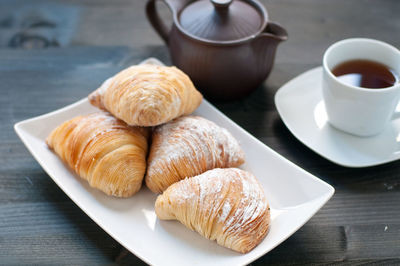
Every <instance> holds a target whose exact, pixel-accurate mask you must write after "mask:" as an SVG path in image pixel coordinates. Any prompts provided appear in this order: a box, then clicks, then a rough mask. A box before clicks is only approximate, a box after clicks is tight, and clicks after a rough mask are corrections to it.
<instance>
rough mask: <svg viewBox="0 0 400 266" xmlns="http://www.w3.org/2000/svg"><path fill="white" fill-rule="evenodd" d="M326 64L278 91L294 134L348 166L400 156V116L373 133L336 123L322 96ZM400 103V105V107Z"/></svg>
mask: <svg viewBox="0 0 400 266" xmlns="http://www.w3.org/2000/svg"><path fill="white" fill-rule="evenodd" d="M321 84H322V67H317V68H314V69H311V70H309V71H307V72H305V73H303V74H301V75H300V76H298V77H296V78H294V79H292V80H291V81H289V82H288V83H286V84H285V85H283V86H282V87H281V88H280V89H279V90H278V92H277V93H276V95H275V105H276V108H277V109H278V112H279V115H280V116H281V118H282V120H283V122H284V123H285V125H286V126H287V128H288V129H289V130H290V131H291V132H292V134H293V135H294V136H295V137H296V138H297V139H298V140H300V141H301V142H302V143H304V144H305V145H306V146H308V147H309V148H310V149H311V150H313V151H315V152H316V153H318V154H319V155H321V156H322V157H325V158H326V159H328V160H330V161H332V162H334V163H336V164H339V165H342V166H346V167H367V166H374V165H379V164H383V163H387V162H391V161H394V160H397V159H400V119H395V120H392V122H391V123H390V125H389V126H388V127H387V128H386V129H385V131H384V132H383V133H381V134H379V135H377V136H373V137H357V136H354V135H351V134H347V133H345V132H343V131H340V130H337V129H336V128H334V127H332V126H331V125H330V124H329V123H328V121H327V116H326V111H325V105H324V101H323V99H322V88H321ZM399 107H400V106H398V107H397V109H399Z"/></svg>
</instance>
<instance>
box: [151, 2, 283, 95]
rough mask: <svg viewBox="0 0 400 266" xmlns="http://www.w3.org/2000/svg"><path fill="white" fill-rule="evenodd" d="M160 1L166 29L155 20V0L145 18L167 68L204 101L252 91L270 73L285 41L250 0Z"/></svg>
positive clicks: (275, 26) (278, 29) (273, 24)
mask: <svg viewBox="0 0 400 266" xmlns="http://www.w3.org/2000/svg"><path fill="white" fill-rule="evenodd" d="M163 1H164V2H165V3H166V4H167V5H168V7H169V8H170V9H171V11H172V15H173V21H174V22H173V25H172V27H171V29H170V30H167V28H166V26H165V25H164V23H163V22H162V21H161V19H160V17H159V15H158V13H157V10H156V5H155V2H156V0H149V1H148V2H147V5H146V13H147V17H148V19H149V21H150V22H151V24H152V26H153V27H154V29H155V30H156V31H157V33H158V34H159V35H160V36H161V38H163V40H164V41H165V43H166V44H167V45H168V48H169V50H170V54H171V58H172V62H173V64H174V65H176V66H177V67H179V68H180V69H182V70H183V71H184V72H185V73H187V74H188V75H189V76H190V78H191V79H192V80H193V81H194V83H195V85H196V86H197V87H198V88H199V89H200V90H201V91H202V92H203V93H204V94H205V96H206V97H211V98H214V99H223V100H228V99H238V98H241V97H243V96H246V95H247V94H249V93H250V92H252V91H253V90H254V89H256V88H257V87H258V86H259V85H260V84H261V83H262V82H263V81H264V79H265V78H267V76H268V74H269V73H270V72H271V68H272V65H273V62H274V58H275V52H276V47H277V45H278V44H279V43H280V42H281V41H284V40H286V39H287V32H286V30H285V29H284V28H282V27H281V26H280V25H278V24H277V23H274V22H270V21H268V14H267V11H266V10H265V8H264V7H263V5H262V4H260V3H259V2H257V1H255V0H233V1H232V0H199V1H195V0H163Z"/></svg>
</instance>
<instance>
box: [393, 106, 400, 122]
mask: <svg viewBox="0 0 400 266" xmlns="http://www.w3.org/2000/svg"><path fill="white" fill-rule="evenodd" d="M398 105H400V102H399V103H398ZM398 105H397V106H398ZM397 106H396V109H395V110H394V113H393V115H392V118H391V120H395V119H398V118H400V108H397Z"/></svg>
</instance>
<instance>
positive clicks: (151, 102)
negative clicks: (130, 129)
mask: <svg viewBox="0 0 400 266" xmlns="http://www.w3.org/2000/svg"><path fill="white" fill-rule="evenodd" d="M202 99H203V96H202V95H201V94H200V92H198V91H197V90H196V88H195V87H194V86H193V83H192V81H191V80H190V79H189V77H188V76H187V75H186V74H185V73H183V72H182V71H181V70H179V69H177V68H176V67H166V66H156V65H137V66H131V67H129V68H127V69H125V70H122V71H121V72H119V73H118V74H116V75H115V76H114V77H112V78H110V79H108V80H106V81H105V82H104V83H103V84H102V85H101V87H100V88H99V89H97V90H96V91H94V92H93V93H91V94H90V95H89V100H90V102H91V103H92V104H93V105H94V106H97V107H99V108H101V109H104V110H107V111H109V112H110V113H111V114H113V115H114V116H115V117H117V118H119V119H121V120H123V121H125V122H126V123H127V124H128V125H134V126H155V125H160V124H163V123H166V122H168V121H170V120H172V119H174V118H176V117H178V116H181V115H185V114H190V113H192V112H193V111H194V110H195V109H196V108H197V107H198V106H199V105H200V103H201V101H202Z"/></svg>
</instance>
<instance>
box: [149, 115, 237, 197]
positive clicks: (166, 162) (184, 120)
mask: <svg viewBox="0 0 400 266" xmlns="http://www.w3.org/2000/svg"><path fill="white" fill-rule="evenodd" d="M242 163H244V153H243V151H242V149H241V148H240V146H239V143H238V142H237V140H236V139H235V138H234V137H233V136H232V135H231V134H230V133H229V132H228V131H227V130H226V129H224V128H221V127H219V126H217V125H216V124H214V123H213V122H211V121H209V120H207V119H205V118H202V117H200V116H183V117H179V118H177V119H175V120H173V121H171V122H169V123H167V124H164V125H161V126H158V127H156V128H155V129H154V131H153V136H152V144H151V147H150V153H149V157H148V164H147V173H146V177H145V181H146V185H147V187H148V188H149V189H150V190H151V191H153V192H155V193H161V192H162V191H164V190H165V189H167V188H168V187H169V186H170V185H172V184H173V183H175V182H177V181H179V180H182V179H184V178H186V177H191V176H195V175H199V174H201V173H203V172H205V171H207V170H210V169H213V168H227V167H236V166H239V165H241V164H242Z"/></svg>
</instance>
